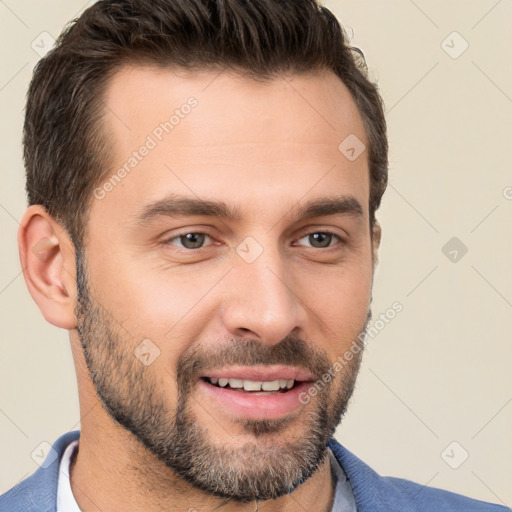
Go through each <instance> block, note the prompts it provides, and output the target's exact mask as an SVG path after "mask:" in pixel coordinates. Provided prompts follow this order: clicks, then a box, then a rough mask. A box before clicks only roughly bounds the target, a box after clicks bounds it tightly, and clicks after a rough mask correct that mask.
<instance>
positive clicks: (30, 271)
mask: <svg viewBox="0 0 512 512" xmlns="http://www.w3.org/2000/svg"><path fill="white" fill-rule="evenodd" d="M18 249H19V254H20V262H21V267H22V270H23V276H24V278H25V283H26V284H27V288H28V290H29V292H30V295H32V298H33V299H34V300H35V302H36V303H37V305H38V306H39V309H40V310H41V313H42V314H43V316H44V318H45V319H46V320H47V321H48V322H50V323H51V324H53V325H55V326H57V327H62V328H63V329H74V328H75V327H76V319H75V314H74V305H75V298H76V280H75V251H74V246H73V243H72V241H71V239H70V238H69V236H68V235H67V232H66V231H65V229H64V228H63V227H62V226H61V224H60V223H58V222H57V221H55V220H54V219H53V218H52V217H51V216H50V215H49V214H48V212H47V211H46V210H45V208H44V207H43V206H42V205H32V206H30V207H29V208H28V209H27V210H26V212H25V213H24V215H23V217H22V220H21V224H20V227H19V229H18Z"/></svg>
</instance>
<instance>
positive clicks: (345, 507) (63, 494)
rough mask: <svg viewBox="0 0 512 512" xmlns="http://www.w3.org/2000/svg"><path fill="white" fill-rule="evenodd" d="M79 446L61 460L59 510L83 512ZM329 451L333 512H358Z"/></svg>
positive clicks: (344, 477)
mask: <svg viewBox="0 0 512 512" xmlns="http://www.w3.org/2000/svg"><path fill="white" fill-rule="evenodd" d="M77 446H78V440H76V441H73V442H72V443H70V444H68V446H67V447H66V450H65V451H64V454H63V455H62V459H61V461H60V465H59V481H58V486H57V512H81V511H80V507H79V506H78V504H77V502H76V500H75V497H74V496H73V491H72V490H71V484H70V482H69V465H70V463H71V459H72V457H73V453H74V451H75V449H76V447H77ZM328 451H329V457H330V459H331V464H332V468H333V469H334V472H335V474H336V482H337V484H336V491H335V495H334V504H333V507H332V509H331V512H357V509H356V504H355V500H354V495H353V493H352V488H351V487H350V483H349V481H348V480H347V477H346V475H345V472H344V471H343V468H342V467H341V466H340V464H339V462H338V461H337V459H336V457H335V456H334V454H333V453H332V451H331V450H330V449H328Z"/></svg>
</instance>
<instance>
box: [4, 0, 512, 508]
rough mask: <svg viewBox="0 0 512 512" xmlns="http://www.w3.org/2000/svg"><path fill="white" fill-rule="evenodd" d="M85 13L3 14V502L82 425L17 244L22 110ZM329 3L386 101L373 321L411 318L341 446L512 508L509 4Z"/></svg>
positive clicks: (373, 366)
mask: <svg viewBox="0 0 512 512" xmlns="http://www.w3.org/2000/svg"><path fill="white" fill-rule="evenodd" d="M85 5H86V4H84V2H83V1H82V0H51V1H49V0H46V1H45V2H39V1H36V0H30V1H29V0H2V1H0V48H1V49H2V50H1V51H2V66H1V75H0V108H1V112H2V122H1V123H2V124H1V132H0V144H1V147H0V150H1V153H0V154H1V166H2V182H1V183H2V187H1V190H0V229H1V237H2V238H1V239H2V253H1V265H0V314H1V322H0V329H1V343H2V345H1V346H2V352H1V357H0V376H1V377H0V379H1V380H0V432H1V439H0V460H1V461H2V462H1V468H0V492H3V491H5V490H7V489H8V488H10V487H11V486H13V485H14V484H16V483H17V482H18V481H20V480H21V479H22V478H24V477H26V476H27V475H28V474H30V473H32V472H34V471H35V469H36V468H37V465H36V463H35V462H34V460H32V458H31V453H32V452H33V451H34V450H36V449H40V448H38V447H39V446H40V445H41V443H42V442H45V441H46V442H48V443H52V442H53V441H54V440H55V439H56V438H57V437H58V436H59V435H61V434H62V433H64V432H66V431H69V430H72V429H76V428H79V410H78V402H77V389H76V382H75V377H74V368H73V366H72V358H71V353H70V348H69V343H68V335H67V332H65V331H63V330H59V329H57V328H55V327H53V326H51V325H50V324H48V323H46V322H45V320H44V319H43V317H42V315H41V314H40V313H39V310H38V309H37V307H36V306H35V304H34V302H33V301H32V298H31V297H30V295H29V293H28V291H27V289H26V286H25V283H24V280H23V277H22V275H21V268H20V264H19V260H18V252H17V251H18V250H17V244H16V231H17V227H18V219H20V217H21V215H22V213H23V211H24V208H25V196H24V188H23V187H24V177H23V166H22V158H21V144H20V139H21V126H22V121H23V107H24V98H25V93H26V89H27V84H28V81H29V79H30V76H31V72H32V69H33V66H34V65H35V63H36V62H37V60H38V58H39V56H38V54H37V53H36V52H35V51H34V49H32V47H31V45H32V41H34V40H35V41H36V43H37V42H38V41H41V37H47V36H40V34H41V33H42V32H47V33H49V34H50V35H52V36H53V37H56V36H57V35H58V34H59V33H60V31H61V29H62V27H63V26H64V24H65V23H66V22H67V21H68V20H70V19H72V18H73V17H74V16H75V15H76V14H78V13H79V12H81V11H82V10H83V8H84V7H85ZM326 5H327V6H329V7H330V8H331V9H332V10H333V11H334V12H335V13H336V15H337V16H338V18H339V19H340V20H341V21H342V23H343V24H344V25H345V26H346V27H347V29H348V30H349V33H350V34H352V35H353V43H354V44H356V45H358V46H360V47H361V48H362V50H363V51H364V52H365V54H366V57H367V60H368V62H369V67H370V70H371V73H372V76H373V77H375V78H378V80H379V83H380V87H381V90H382V94H383V96H384V100H385V102H386V108H387V111H388V115H387V118H388V123H389V135H390V145H391V155H390V156H391V167H390V185H389V188H388V191H387V193H386V195H385V196H384V201H383V205H382V208H381V210H380V213H379V214H378V218H379V219H380V221H381V224H382V226H383V242H382V248H381V254H380V266H379V268H378V270H377V274H376V281H375V286H374V300H373V311H374V319H378V317H379V314H381V313H385V312H386V311H387V310H388V308H390V307H391V305H392V304H393V303H394V302H395V301H399V302H400V303H401V304H402V305H403V311H402V312H400V313H399V314H397V315H396V317H395V318H394V319H393V320H392V321H390V322H389V323H387V324H385V326H384V328H381V329H377V330H378V334H377V335H376V336H375V337H374V338H373V339H371V340H370V344H369V346H368V349H367V354H366V356H365V361H364V364H363V369H362V371H361V375H360V378H359V384H358V387H357V389H356V392H355V394H354V397H353V400H352V403H351V407H350V410H349V412H348V414H347V416H346V417H345V419H344V421H343V423H342V425H341V426H340V428H339V429H338V431H337V438H338V439H339V440H340V441H341V442H342V443H344V445H345V446H346V447H347V448H349V449H350V450H351V451H353V452H354V453H355V454H356V455H358V456H359V457H360V458H362V459H363V460H364V461H365V462H367V463H368V464H370V465H371V466H372V467H373V468H374V469H375V470H377V471H378V472H380V473H381V474H385V475H394V476H400V477H405V478H409V479H411V480H415V481H417V482H420V483H422V484H428V485H431V486H435V487H441V488H445V489H449V490H452V491H456V492H460V493H463V494H466V495H469V496H472V497H475V498H479V499H482V500H486V501H492V502H496V503H504V504H507V505H509V506H510V505H511V504H512V485H511V481H512V435H511V433H512V431H511V426H512V379H511V372H510V363H511V360H512V343H511V335H510V327H509V324H510V318H511V313H512V273H511V272H510V263H511V261H512V236H511V235H512V200H511V199H512V188H507V187H512V172H511V169H512V167H511V164H512V151H511V145H512V144H511V142H512V141H511V137H510V136H511V125H512V124H511V121H512V99H511V98H512V67H511V66H510V62H512V32H511V29H510V27H511V22H512V4H511V2H510V1H509V0H499V1H496V0H489V1H487V0H485V1H484V0H481V1H472V2H468V1H467V0H459V1H431V0H415V1H412V0H410V1H408V0H399V1H384V0H380V1H374V2H371V1H362V0H357V1H342V0H330V1H327V2H326ZM454 31H456V32H458V33H459V35H457V34H455V35H453V34H452V33H453V32H454ZM443 41H445V43H443ZM465 42H467V44H469V47H468V48H467V50H466V51H464V53H462V54H460V55H458V54H459V53H460V52H461V50H463V49H464V46H465V44H466V43H465ZM39 44H41V43H39ZM39 51H41V50H39ZM447 52H448V53H447ZM449 54H451V56H450V55H449ZM456 56H457V58H454V57H456ZM452 237H457V238H458V240H459V241H460V242H462V243H463V244H464V245H465V246H466V247H467V248H468V252H467V254H465V255H463V256H461V254H462V253H461V252H460V250H459V251H458V253H457V256H458V261H456V262H453V261H451V260H450V258H453V257H454V256H455V253H453V252H452V253H451V254H450V252H449V251H453V250H457V248H456V247H451V246H449V247H448V249H446V250H445V252H446V253H447V254H448V256H446V255H445V254H444V253H443V251H442V248H443V247H444V245H445V244H446V243H447V242H448V241H449V240H450V239H451V238H452ZM460 242H457V243H460ZM379 325H382V324H379ZM453 442H455V443H456V444H451V443H453ZM449 445H450V446H449ZM45 446H46V445H43V449H44V447H45ZM447 447H448V449H447V450H445V449H446V448H447ZM466 452H467V453H468V454H469V457H468V458H467V460H465V461H464V462H463V463H462V464H461V465H460V466H459V467H458V468H457V469H453V468H452V467H450V465H449V464H448V462H449V463H450V464H451V465H452V466H457V465H459V464H460V463H461V461H462V460H463V458H464V456H465V453H466Z"/></svg>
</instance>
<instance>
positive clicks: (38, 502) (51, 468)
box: [0, 430, 80, 512]
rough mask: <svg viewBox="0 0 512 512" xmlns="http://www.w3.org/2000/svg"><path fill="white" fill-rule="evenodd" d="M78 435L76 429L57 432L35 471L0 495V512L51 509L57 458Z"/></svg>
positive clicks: (48, 511)
mask: <svg viewBox="0 0 512 512" xmlns="http://www.w3.org/2000/svg"><path fill="white" fill-rule="evenodd" d="M79 437H80V431H79V430H74V431H72V432H67V433H66V434H64V435H62V436H60V437H59V438H58V439H57V441H55V443H53V445H52V446H51V448H50V449H49V450H48V453H47V454H46V458H45V459H44V461H43V463H42V464H41V466H40V467H39V468H38V469H37V471H36V472H35V473H34V474H32V475H31V476H29V477H28V478H26V479H25V480H23V481H21V482H20V483H19V484H17V485H16V486H14V487H13V488H12V489H10V490H8V491H7V492H6V493H5V494H2V495H1V496H0V512H4V511H5V512H7V511H9V512H10V511H13V510H16V511H19V512H54V511H55V507H56V502H57V484H58V480H59V464H60V460H61V458H62V455H63V453H64V451H65V449H66V447H67V446H68V444H69V443H71V442H73V441H75V440H76V439H79ZM42 450H43V448H42Z"/></svg>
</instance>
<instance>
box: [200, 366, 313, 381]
mask: <svg viewBox="0 0 512 512" xmlns="http://www.w3.org/2000/svg"><path fill="white" fill-rule="evenodd" d="M202 377H214V378H218V379H220V378H222V377H224V378H228V379H229V378H233V379H242V380H252V381H256V382H269V381H274V380H279V379H283V380H284V379H286V380H292V379H293V380H296V381H311V380H313V376H312V375H311V373H310V372H308V371H306V370H304V369H302V368H294V367H292V366H282V365H272V366H229V367H223V368H218V369H215V370H209V371H208V372H207V373H206V374H205V375H202Z"/></svg>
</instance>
